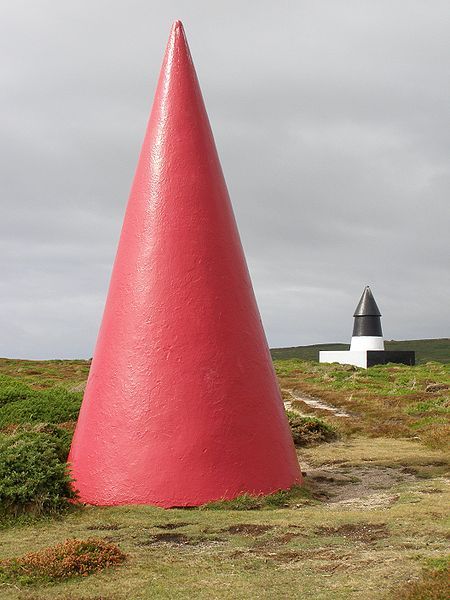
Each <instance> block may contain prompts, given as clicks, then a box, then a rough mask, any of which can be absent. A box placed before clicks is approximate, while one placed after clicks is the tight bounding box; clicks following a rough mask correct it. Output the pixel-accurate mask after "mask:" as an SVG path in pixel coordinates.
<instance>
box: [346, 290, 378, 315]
mask: <svg viewBox="0 0 450 600" xmlns="http://www.w3.org/2000/svg"><path fill="white" fill-rule="evenodd" d="M353 316H354V317H381V313H380V309H379V308H378V306H377V303H376V302H375V298H374V297H373V294H372V291H371V289H370V287H369V286H368V285H366V287H365V288H364V291H363V293H362V296H361V299H360V301H359V302H358V306H357V307H356V310H355V312H354V313H353Z"/></svg>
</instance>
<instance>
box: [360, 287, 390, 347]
mask: <svg viewBox="0 0 450 600" xmlns="http://www.w3.org/2000/svg"><path fill="white" fill-rule="evenodd" d="M353 316H354V317H355V322H354V325H353V336H354V337H361V336H373V337H383V332H382V330H381V319H380V317H381V312H380V309H379V308H378V306H377V303H376V302H375V298H374V297H373V294H372V292H371V290H370V287H369V286H368V285H367V286H366V287H365V288H364V292H363V293H362V296H361V299H360V301H359V303H358V306H357V307H356V310H355V312H354V314H353Z"/></svg>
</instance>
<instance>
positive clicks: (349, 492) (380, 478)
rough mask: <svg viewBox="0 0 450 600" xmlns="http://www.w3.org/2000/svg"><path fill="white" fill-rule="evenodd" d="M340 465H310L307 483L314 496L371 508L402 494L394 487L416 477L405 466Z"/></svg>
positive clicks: (330, 502)
mask: <svg viewBox="0 0 450 600" xmlns="http://www.w3.org/2000/svg"><path fill="white" fill-rule="evenodd" d="M336 467H337V465H333V466H330V467H322V468H321V469H309V468H308V470H307V473H304V476H305V484H306V487H307V488H308V489H309V490H310V491H311V493H312V495H313V497H315V498H316V499H318V500H321V501H322V502H324V503H325V504H328V505H330V507H332V506H331V505H336V504H340V505H349V506H351V505H353V504H354V503H355V502H356V503H357V504H358V506H359V505H360V506H361V507H363V508H364V507H366V508H368V509H370V508H375V507H379V506H390V505H392V504H393V503H394V502H395V501H396V500H397V499H398V494H395V493H394V492H393V489H394V488H395V487H396V486H397V485H399V484H402V483H413V482H415V481H416V477H414V475H413V474H412V473H410V472H407V471H405V469H403V468H401V467H400V468H394V467H383V466H373V467H372V466H355V467H345V469H344V468H342V467H341V468H339V467H338V468H336Z"/></svg>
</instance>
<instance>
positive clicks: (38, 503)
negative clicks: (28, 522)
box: [0, 431, 75, 518]
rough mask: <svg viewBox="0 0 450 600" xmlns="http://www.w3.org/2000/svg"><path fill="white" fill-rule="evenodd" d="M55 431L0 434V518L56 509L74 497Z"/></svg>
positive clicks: (64, 506)
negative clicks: (53, 434) (53, 432)
mask: <svg viewBox="0 0 450 600" xmlns="http://www.w3.org/2000/svg"><path fill="white" fill-rule="evenodd" d="M65 455H66V447H65V443H64V440H63V439H62V438H61V437H58V436H57V435H55V436H52V435H51V434H49V433H44V432H42V431H41V432H38V431H24V432H21V433H15V434H13V435H4V434H3V435H2V434H0V518H1V517H6V518H7V517H8V515H13V516H17V515H20V514H22V513H25V512H27V513H33V514H35V515H40V514H45V513H49V512H58V511H61V510H63V509H65V508H67V507H68V500H69V499H70V498H73V497H74V495H75V494H74V493H73V491H72V490H71V488H70V485H69V484H70V477H69V475H68V473H67V467H66V464H65Z"/></svg>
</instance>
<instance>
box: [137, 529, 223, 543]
mask: <svg viewBox="0 0 450 600" xmlns="http://www.w3.org/2000/svg"><path fill="white" fill-rule="evenodd" d="M223 541H224V540H223V539H222V538H218V537H214V538H213V537H204V536H195V537H191V536H189V535H185V534H184V533H171V532H167V533H157V534H155V535H152V536H151V537H149V538H147V539H145V540H139V541H138V545H139V546H151V545H153V544H170V545H172V546H198V545H199V544H211V543H212V542H223Z"/></svg>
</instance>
